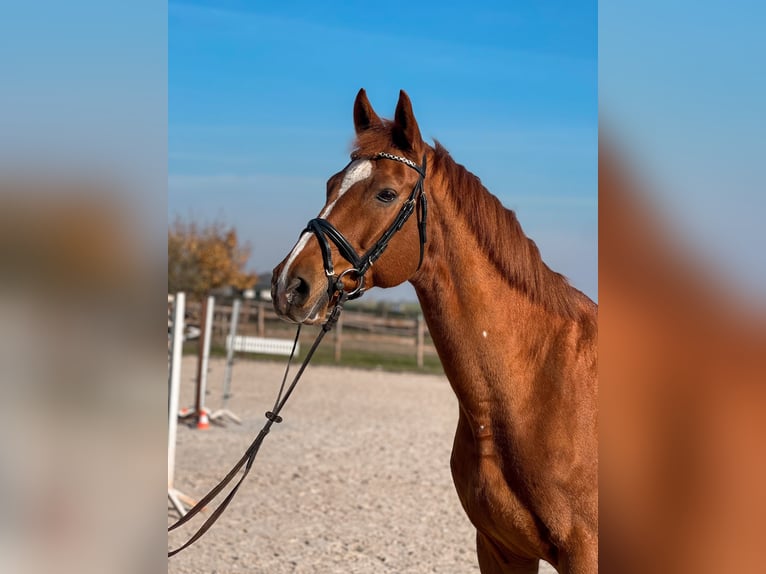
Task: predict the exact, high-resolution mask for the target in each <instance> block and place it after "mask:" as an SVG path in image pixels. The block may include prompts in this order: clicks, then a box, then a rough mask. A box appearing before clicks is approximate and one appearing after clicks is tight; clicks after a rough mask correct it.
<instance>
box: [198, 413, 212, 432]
mask: <svg viewBox="0 0 766 574" xmlns="http://www.w3.org/2000/svg"><path fill="white" fill-rule="evenodd" d="M197 428H198V429H200V430H204V429H208V428H210V419H209V418H208V416H207V411H206V410H205V409H202V410H201V411H200V413H199V418H198V419H197Z"/></svg>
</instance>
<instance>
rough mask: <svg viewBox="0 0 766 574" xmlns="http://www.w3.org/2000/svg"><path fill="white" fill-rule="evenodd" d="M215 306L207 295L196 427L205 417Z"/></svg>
mask: <svg viewBox="0 0 766 574" xmlns="http://www.w3.org/2000/svg"><path fill="white" fill-rule="evenodd" d="M214 308H215V298H214V297H213V296H212V295H211V296H209V297H208V298H207V299H206V301H205V304H204V305H203V307H202V335H201V336H202V338H201V339H200V350H199V360H198V363H197V364H198V368H197V400H196V403H195V409H196V411H197V419H198V421H197V428H205V425H204V423H203V422H202V421H201V419H203V418H204V419H206V418H207V411H206V410H205V391H206V389H207V370H208V362H209V359H210V339H211V335H212V331H213V310H214Z"/></svg>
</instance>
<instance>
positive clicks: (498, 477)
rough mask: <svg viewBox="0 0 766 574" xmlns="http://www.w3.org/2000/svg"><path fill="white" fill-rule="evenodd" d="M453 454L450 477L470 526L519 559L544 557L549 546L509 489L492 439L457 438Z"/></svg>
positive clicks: (529, 513)
mask: <svg viewBox="0 0 766 574" xmlns="http://www.w3.org/2000/svg"><path fill="white" fill-rule="evenodd" d="M460 430H461V429H460V427H459V428H458V434H457V435H456V437H455V444H454V446H453V450H452V458H451V468H452V477H453V481H454V483H455V488H456V490H457V493H458V498H459V499H460V502H461V504H462V506H463V509H464V510H465V512H466V514H467V515H468V518H469V519H470V520H471V522H472V523H473V525H474V526H475V527H476V528H477V529H478V530H479V531H481V532H483V533H484V534H485V535H489V536H491V537H492V538H493V539H494V540H495V541H496V542H497V543H498V544H500V545H501V546H504V547H506V548H508V549H509V550H512V551H513V552H514V553H515V554H518V555H522V556H523V555H529V556H547V555H549V554H550V552H551V544H550V542H549V541H548V540H547V536H545V535H544V534H543V532H541V528H540V521H539V519H538V518H537V517H536V516H535V515H534V513H533V512H532V511H531V510H530V509H529V508H528V507H527V505H526V504H525V503H524V502H523V500H522V497H521V496H519V494H518V493H517V492H515V491H514V489H513V488H512V487H511V485H509V483H508V481H507V478H506V476H505V475H504V474H503V472H502V469H501V466H500V463H499V458H498V456H497V453H496V452H495V447H494V445H493V443H492V441H491V437H481V436H479V437H474V436H473V435H470V436H465V435H464V436H460V435H461V432H460Z"/></svg>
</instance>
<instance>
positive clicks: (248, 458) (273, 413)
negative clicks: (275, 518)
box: [168, 284, 348, 558]
mask: <svg viewBox="0 0 766 574" xmlns="http://www.w3.org/2000/svg"><path fill="white" fill-rule="evenodd" d="M339 290H340V298H339V299H338V302H337V303H336V304H335V307H334V308H333V310H332V313H330V316H329V317H328V319H327V321H325V323H324V324H323V325H322V330H321V331H320V332H319V335H317V338H316V339H315V340H314V343H313V344H312V345H311V348H310V349H309V351H308V353H307V354H306V358H305V359H303V363H301V366H300V368H299V369H298V372H297V373H296V375H295V377H294V378H293V380H292V382H291V383H290V386H288V387H287V390H286V391H285V382H286V381H287V375H288V373H289V371H290V363H291V362H292V360H293V356H294V355H295V347H296V346H297V344H298V336H299V335H300V332H301V326H300V325H298V330H297V332H296V333H295V340H294V341H293V349H292V351H291V352H290V357H289V359H288V360H287V367H286V368H285V374H284V377H283V378H282V385H281V386H280V387H279V392H278V393H277V398H276V400H275V401H274V407H273V408H272V409H271V410H270V411H268V412H266V423H265V424H264V425H263V428H261V430H260V432H259V433H258V436H256V437H255V440H254V441H253V442H252V443H251V444H250V446H249V447H248V448H247V450H246V451H245V454H244V455H243V456H242V458H240V459H239V461H238V462H237V464H235V465H234V466H233V467H232V469H231V470H230V471H229V473H228V474H227V475H226V476H225V477H224V478H223V479H222V480H221V481H220V482H219V483H218V484H216V485H215V486H214V487H213V488H212V489H211V490H210V492H208V493H207V494H206V495H205V496H204V497H203V498H202V499H201V500H200V501H199V502H197V504H195V505H194V506H193V507H192V508H190V509H189V512H187V513H186V514H184V515H183V516H182V517H181V518H179V519H178V520H177V521H176V522H175V523H174V524H172V525H171V526H169V527H168V532H170V531H171V530H175V529H176V528H178V527H179V526H183V525H184V524H186V523H187V522H189V520H191V519H192V518H194V517H195V516H196V515H197V514H199V513H200V511H202V509H203V508H205V506H207V505H208V504H210V502H212V501H213V499H215V497H216V496H218V494H220V492H221V491H222V490H223V489H224V488H226V485H227V484H229V483H230V482H231V481H232V480H233V479H234V477H235V476H236V475H237V473H238V472H239V470H240V469H241V468H242V467H243V466H244V467H245V470H244V472H243V473H242V476H241V477H240V478H239V480H238V481H237V483H236V484H235V485H234V487H233V488H232V489H231V491H230V492H229V494H227V495H226V498H224V499H223V501H222V502H221V504H219V505H218V507H217V508H216V509H215V510H214V511H213V513H212V514H211V515H210V516H209V517H208V519H207V520H205V522H204V524H203V525H202V526H200V527H199V529H198V530H197V532H195V533H194V535H193V536H192V537H191V538H189V540H187V541H186V543H185V544H184V545H183V546H180V547H178V548H176V549H175V550H171V551H170V552H168V558H170V557H171V556H175V555H176V554H178V553H179V552H181V550H184V549H185V548H188V547H189V546H191V545H192V544H194V543H195V542H196V541H197V540H199V539H200V538H201V537H202V535H203V534H205V532H207V531H208V530H209V529H210V527H211V526H213V524H214V523H215V521H216V520H218V518H220V516H221V514H223V511H224V510H226V507H227V506H228V505H229V503H230V502H231V501H232V499H233V498H234V495H235V494H236V493H237V491H238V490H239V487H240V486H241V485H242V482H243V481H244V480H245V477H246V476H247V475H248V473H249V472H250V469H251V468H252V466H253V462H254V461H255V455H257V454H258V450H259V449H260V448H261V443H263V439H265V438H266V435H267V434H269V431H270V430H271V426H272V425H273V424H274V423H281V422H282V417H281V416H279V413H280V411H281V410H282V408H283V407H284V406H285V403H287V400H288V399H289V398H290V395H291V394H292V392H293V390H294V389H295V386H296V385H297V384H298V380H299V379H300V378H301V375H303V371H305V370H306V367H308V364H309V362H310V361H311V358H312V357H313V356H314V351H316V350H317V347H319V343H320V342H321V341H322V339H323V338H324V336H325V335H326V334H327V333H328V332H330V331H331V330H332V328H333V327H334V326H335V324H336V323H337V322H338V318H339V317H340V314H341V312H342V311H343V305H344V304H345V302H346V300H347V299H348V292H347V291H345V290H344V289H343V285H342V284H340V285H339ZM283 392H284V396H283V395H282V393H283Z"/></svg>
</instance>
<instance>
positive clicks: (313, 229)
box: [168, 152, 428, 557]
mask: <svg viewBox="0 0 766 574" xmlns="http://www.w3.org/2000/svg"><path fill="white" fill-rule="evenodd" d="M354 159H361V158H354ZM369 159H391V160H394V161H398V162H401V163H403V164H405V165H407V166H409V167H411V168H412V169H414V170H415V171H417V172H418V176H419V177H418V181H417V183H416V184H415V187H413V188H412V191H411V192H410V195H409V197H408V198H407V200H406V201H405V202H404V205H402V208H401V209H400V210H399V213H398V214H397V215H396V218H395V219H394V221H393V222H392V223H391V225H390V226H389V227H388V229H386V231H384V232H383V235H381V237H380V239H378V241H377V242H376V243H375V245H373V246H372V247H371V248H370V249H368V250H367V251H366V252H365V253H364V255H361V256H360V255H359V254H358V253H357V252H356V250H355V249H354V248H353V247H352V246H351V244H350V243H349V242H348V240H347V239H346V238H345V237H344V236H343V234H342V233H341V232H340V231H338V230H337V229H336V228H335V226H334V225H333V224H332V223H330V222H329V221H327V220H326V219H321V218H316V219H312V220H311V221H309V223H308V226H307V227H306V229H305V230H304V232H303V233H305V232H309V233H314V234H315V235H316V237H317V240H318V241H319V247H320V249H321V250H322V259H323V260H324V269H325V273H326V275H327V278H328V281H329V288H328V291H329V296H330V301H332V299H333V297H334V296H335V295H336V294H337V295H338V298H337V300H336V302H335V306H334V307H333V309H332V312H331V313H330V315H329V317H328V318H327V320H326V321H325V323H324V324H323V325H322V329H321V331H320V332H319V334H318V335H317V338H316V339H315V340H314V342H313V343H312V345H311V348H310V349H309V351H308V353H307V354H306V358H305V359H303V363H301V366H300V367H299V368H298V372H297V373H296V375H295V377H294V378H293V380H292V382H291V383H290V384H289V385H287V386H285V385H286V382H287V375H288V373H289V371H290V364H291V362H292V359H293V355H294V353H295V348H296V346H297V343H298V337H299V336H300V325H299V326H298V331H297V333H296V334H295V341H294V342H293V351H292V353H291V354H290V358H289V359H288V360H287V367H286V369H285V374H284V377H283V378H282V385H281V387H280V388H279V392H278V393H277V398H276V401H275V402H274V407H273V408H272V409H271V410H270V411H268V412H267V413H266V423H265V424H264V425H263V427H262V428H261V431H260V432H259V433H258V436H256V437H255V440H253V442H252V443H251V444H250V446H249V447H248V449H247V450H246V451H245V453H244V455H242V458H240V459H239V461H238V462H237V464H235V465H234V467H233V468H232V469H231V470H230V471H229V472H228V474H227V475H226V476H225V477H224V478H223V479H222V480H221V481H220V482H219V483H218V484H217V485H216V486H214V487H213V488H212V489H211V490H210V492H208V493H207V494H206V495H205V496H204V497H203V498H202V499H201V500H200V501H199V502H197V504H195V505H194V506H193V507H192V508H190V509H189V511H188V512H187V513H186V514H184V515H183V516H181V517H180V518H179V519H178V520H177V521H176V522H175V523H174V524H172V525H171V526H170V527H169V528H168V531H171V530H174V529H176V528H178V527H179V526H182V525H184V524H186V523H187V522H189V520H191V519H192V518H193V517H194V516H196V515H197V514H199V513H200V512H201V511H202V510H203V509H204V508H205V507H206V506H207V505H208V504H210V503H211V502H212V501H213V500H214V499H215V498H216V497H217V496H218V494H220V493H221V492H222V491H223V490H224V488H226V486H227V485H228V484H229V483H231V482H232V481H233V480H234V479H235V478H236V476H237V474H238V473H239V471H240V470H242V469H244V470H243V472H242V474H241V476H240V477H239V480H238V481H237V482H236V483H235V484H234V486H233V487H232V489H231V490H230V491H229V493H228V494H227V495H226V497H225V498H224V499H223V501H222V502H221V503H220V504H219V505H218V507H217V508H216V509H215V510H214V511H213V513H212V514H211V515H210V516H209V517H208V518H207V519H206V520H205V522H204V523H203V524H202V526H200V527H199V529H198V530H197V531H196V532H195V533H194V535H193V536H192V537H191V538H189V539H188V540H187V541H186V543H184V544H183V545H182V546H180V547H179V548H176V549H175V550H171V551H170V552H168V557H171V556H174V555H176V554H178V553H179V552H181V551H182V550H183V549H185V548H188V547H189V546H191V545H192V544H194V542H196V541H197V540H199V539H200V538H201V537H202V535H203V534H205V532H207V531H208V530H209V529H210V527H211V526H212V525H213V523H215V521H216V520H218V518H219V517H220V516H221V514H223V511H224V510H226V507H227V506H228V505H229V503H230V502H231V501H232V500H233V498H234V495H235V494H236V493H237V491H238V490H239V487H240V486H241V485H242V483H243V481H244V480H245V477H246V476H247V475H248V473H249V472H250V469H251V468H252V466H253V462H255V456H256V455H257V454H258V451H259V449H260V448H261V444H262V443H263V441H264V439H265V438H266V435H268V434H269V431H270V430H271V427H272V425H274V424H275V423H280V422H282V417H281V416H280V414H279V413H280V412H281V411H282V408H283V407H284V406H285V404H286V403H287V400H288V399H289V398H290V395H291V394H292V392H293V390H294V389H295V386H296V385H297V384H298V381H299V380H300V378H301V375H303V371H304V370H305V369H306V367H308V364H309V362H310V361H311V358H312V357H313V356H314V352H315V351H316V350H317V347H319V343H320V342H321V341H322V339H323V338H324V336H325V335H326V334H327V333H328V332H330V331H331V330H332V328H333V327H334V326H335V324H336V323H337V322H338V318H339V317H340V314H341V312H342V311H343V305H344V304H345V302H346V301H347V300H349V299H353V298H356V297H361V295H362V294H363V292H364V275H365V273H367V271H369V269H370V267H372V265H373V264H374V263H375V261H377V260H378V258H379V257H380V256H381V255H382V254H383V252H384V251H385V250H386V247H388V243H389V242H390V241H391V238H392V237H393V236H394V235H395V234H396V233H397V232H398V231H399V230H400V229H401V228H402V226H403V225H404V223H405V222H406V221H407V220H408V219H409V218H410V216H411V215H412V212H413V211H415V210H416V209H417V212H418V215H417V218H418V231H419V234H420V260H419V261H418V269H420V265H421V264H422V263H423V254H424V249H425V245H426V216H427V214H428V205H427V203H426V195H425V192H424V191H423V180H424V179H425V177H426V156H425V154H423V163H422V164H421V165H418V164H416V163H415V162H414V161H412V160H409V159H407V158H406V157H400V156H398V155H392V154H389V153H385V152H381V153H378V154H375V155H374V156H372V157H371V158H369ZM328 239H329V240H330V241H332V242H333V243H334V244H335V245H336V246H337V248H338V251H339V252H340V254H341V256H342V257H343V258H344V259H346V261H348V262H349V263H351V265H352V266H353V267H351V268H349V269H346V270H345V271H343V272H342V273H340V274H339V275H335V271H334V267H333V264H332V254H331V253H330V243H329V241H328ZM349 274H353V275H355V276H356V280H357V285H356V287H354V288H353V289H351V290H347V289H346V288H345V286H344V283H343V280H344V278H345V277H346V275H349Z"/></svg>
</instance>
